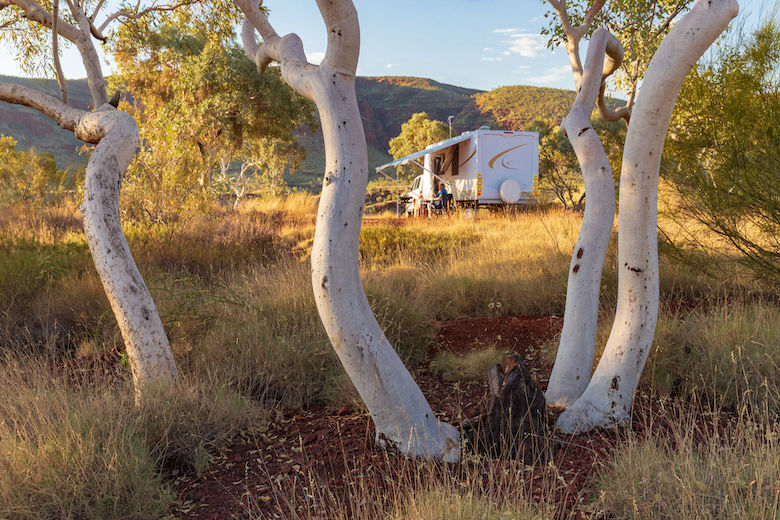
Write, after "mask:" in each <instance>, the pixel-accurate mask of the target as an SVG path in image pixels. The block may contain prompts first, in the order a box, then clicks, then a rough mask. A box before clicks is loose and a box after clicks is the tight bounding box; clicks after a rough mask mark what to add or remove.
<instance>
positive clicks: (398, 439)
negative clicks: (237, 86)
mask: <svg viewBox="0 0 780 520" xmlns="http://www.w3.org/2000/svg"><path fill="white" fill-rule="evenodd" d="M235 1H236V4H237V5H238V6H239V7H240V8H241V10H242V11H243V12H244V14H245V15H246V18H247V20H246V22H245V23H244V26H243V30H242V40H243V44H244V49H245V51H246V53H247V55H248V56H249V57H250V58H251V59H252V61H254V62H255V64H256V65H257V67H258V70H260V71H262V70H265V68H266V67H267V66H268V65H269V64H270V63H271V62H273V61H276V62H279V64H280V66H281V73H282V77H283V78H284V80H285V81H286V82H287V83H288V84H289V85H290V86H291V87H292V88H293V89H294V90H295V91H296V92H298V93H299V94H300V95H302V96H304V97H306V98H308V99H311V100H313V101H314V103H315V104H316V105H317V109H318V110H319V114H320V120H321V125H322V132H323V136H324V140H325V155H326V165H325V168H326V170H325V176H324V179H323V183H322V193H321V196H320V203H319V208H318V212H317V227H316V231H315V234H314V244H313V246H312V254H311V269H312V284H313V287H314V295H315V300H316V302H317V309H318V310H319V314H320V317H321V318H322V322H323V324H324V325H325V329H326V331H327V333H328V336H329V337H330V340H331V343H332V344H333V347H334V349H335V351H336V354H337V355H338V357H339V359H340V360H341V362H342V364H343V365H344V368H345V369H346V371H347V374H348V375H349V377H350V379H351V380H352V382H353V383H354V385H355V387H356V388H357V390H358V392H359V393H360V396H361V398H362V399H363V402H365V404H366V406H367V408H368V410H369V413H370V414H371V418H372V419H373V421H374V425H375V427H376V434H377V439H378V440H379V442H380V444H393V445H396V446H397V447H398V448H399V449H400V451H401V452H402V453H404V454H406V455H410V456H418V455H419V456H426V457H434V458H439V459H443V460H446V461H456V460H458V459H459V457H460V443H459V432H458V430H457V429H456V428H455V427H453V426H452V425H449V424H446V423H442V422H439V420H438V419H437V418H436V415H435V414H434V412H433V410H432V409H431V407H430V405H429V404H428V402H427V401H426V399H425V397H424V396H423V394H422V392H421V391H420V388H419V387H418V386H417V384H416V383H415V382H414V380H413V379H412V377H411V375H410V374H409V372H408V371H407V369H406V367H405V366H404V364H403V362H402V361H401V359H400V358H399V357H398V354H396V352H395V350H393V347H392V346H391V345H390V343H389V342H388V340H387V338H386V337H385V335H384V333H383V332H382V329H381V328H380V326H379V324H378V323H377V321H376V318H375V316H374V314H373V312H372V311H371V308H370V306H369V304H368V300H367V299H366V295H365V293H364V291H363V287H362V285H361V281H360V272H359V268H358V240H359V238H360V226H361V221H362V216H363V204H364V201H365V193H366V185H367V183H368V158H367V152H366V138H365V134H364V131H363V124H362V121H361V118H360V112H359V110H358V104H357V98H356V95H355V71H356V68H357V62H358V53H359V50H360V27H359V23H358V17H357V11H356V10H355V6H354V5H353V3H352V2H351V0H317V5H318V6H319V10H320V13H321V15H322V18H323V20H324V22H325V26H326V30H327V35H328V46H327V50H326V53H325V57H324V58H323V60H322V62H321V63H320V64H319V65H314V64H312V63H309V62H308V61H307V59H306V55H305V53H304V50H303V43H302V41H301V39H300V38H299V37H298V36H297V35H295V34H288V35H285V36H279V35H278V34H277V33H276V31H275V30H274V28H273V26H272V25H271V24H270V22H269V21H268V19H267V18H266V16H265V15H264V14H263V12H261V11H260V9H259V8H258V6H257V4H256V3H255V2H254V1H253V0H235ZM255 31H257V32H259V33H260V35H261V36H262V39H263V43H262V45H260V46H258V44H257V41H256V37H255Z"/></svg>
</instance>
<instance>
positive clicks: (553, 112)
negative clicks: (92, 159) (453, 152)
mask: <svg viewBox="0 0 780 520" xmlns="http://www.w3.org/2000/svg"><path fill="white" fill-rule="evenodd" d="M0 79H2V80H3V81H12V82H15V83H21V84H26V85H33V86H35V87H36V88H42V89H44V90H46V91H48V92H50V93H52V94H54V95H57V85H56V83H54V82H45V81H40V80H33V79H26V78H12V77H1V78H0ZM356 88H357V97H358V103H359V105H360V112H361V114H362V115H363V126H364V128H365V132H366V141H367V143H368V151H369V169H370V170H373V168H375V167H376V166H379V165H380V164H383V163H385V162H388V161H390V156H389V155H388V153H387V150H388V147H389V142H390V139H392V138H393V137H395V136H397V135H398V134H399V133H400V131H401V124H403V123H405V122H406V121H407V120H408V119H409V118H410V117H411V116H412V114H415V113H417V112H426V113H427V114H428V115H429V116H430V117H431V119H437V120H440V121H446V120H447V117H448V116H450V115H454V116H455V121H454V123H453V132H454V133H461V132H465V131H467V130H473V129H475V128H478V127H480V126H483V125H487V126H491V127H494V128H501V129H504V130H523V129H525V128H526V127H528V125H530V124H531V122H532V121H533V120H534V119H544V120H546V121H548V122H549V123H550V124H551V125H557V124H559V123H560V121H561V119H562V118H563V117H564V116H565V115H566V113H567V112H568V109H569V107H570V106H571V104H572V102H573V101H574V92H573V91H570V90H561V89H553V88H544V87H531V86H527V85H513V86H505V87H499V88H497V89H494V90H491V91H489V92H484V91H480V90H476V89H470V88H464V87H458V86H455V85H448V84H446V83H439V82H437V81H434V80H432V79H428V78H418V77H406V76H379V77H360V78H358V79H357V84H356ZM68 89H69V91H70V92H71V98H72V99H73V100H74V102H75V104H76V106H79V107H83V108H86V107H87V106H88V105H89V90H88V88H87V83H86V81H84V80H74V81H69V82H68ZM613 104H619V102H617V101H613ZM0 134H4V135H11V136H13V137H14V138H15V139H16V140H17V141H18V142H19V148H20V149H21V150H26V149H28V148H31V147H36V148H39V149H43V150H45V151H50V152H52V153H53V154H54V156H55V158H56V159H57V163H58V165H60V167H63V166H66V165H68V164H71V163H73V162H75V161H77V160H78V155H77V152H78V149H79V148H80V146H81V143H80V142H79V141H78V140H76V139H75V138H74V137H73V134H71V133H70V132H64V131H59V127H58V126H57V124H56V123H55V122H53V121H52V120H50V119H49V118H47V117H46V116H43V115H41V114H40V113H38V112H36V111H34V110H30V109H26V108H21V107H18V106H11V105H7V104H5V103H0ZM298 140H299V142H300V144H301V145H302V146H303V147H304V148H305V149H306V159H305V160H304V161H303V164H302V165H301V167H300V170H299V171H298V173H296V174H295V175H293V176H291V177H289V178H288V179H287V182H288V183H289V184H290V185H291V186H294V187H297V188H299V189H305V190H308V191H319V184H320V180H321V177H322V172H323V170H324V167H325V151H324V147H323V144H322V134H321V133H320V132H319V131H315V132H309V131H306V130H302V131H301V132H300V134H299V137H298Z"/></svg>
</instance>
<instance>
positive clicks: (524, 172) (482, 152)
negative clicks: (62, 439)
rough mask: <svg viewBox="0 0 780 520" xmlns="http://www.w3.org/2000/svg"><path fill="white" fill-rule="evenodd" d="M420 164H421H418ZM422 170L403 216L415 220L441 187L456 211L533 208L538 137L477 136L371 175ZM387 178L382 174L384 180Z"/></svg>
mask: <svg viewBox="0 0 780 520" xmlns="http://www.w3.org/2000/svg"><path fill="white" fill-rule="evenodd" d="M420 158H423V164H420V163H419V162H418V160H419V159H420ZM410 162H411V163H413V164H417V165H418V166H420V167H421V168H422V169H423V173H422V175H419V176H418V177H417V178H415V179H414V181H413V182H412V186H411V189H410V190H409V191H408V192H407V193H406V194H405V196H404V197H403V199H402V202H406V213H414V214H418V213H419V212H420V210H421V209H423V210H424V209H426V208H428V207H429V206H430V204H431V202H432V201H433V200H434V198H435V197H436V192H437V191H438V190H437V187H438V186H439V185H440V184H441V183H444V184H445V186H446V189H447V192H448V194H450V195H451V197H452V201H453V202H454V204H455V205H456V206H462V207H478V206H489V207H504V206H510V205H521V204H530V203H535V202H536V200H537V197H538V193H539V192H538V190H539V188H538V185H539V134H538V133H536V132H513V131H504V130H490V129H489V128H488V127H482V128H480V129H479V130H474V131H471V132H464V133H463V134H461V135H459V136H457V137H453V138H451V139H447V140H446V141H441V142H440V143H436V144H433V145H431V146H428V147H427V148H426V149H425V150H421V151H419V152H416V153H413V154H411V155H407V156H406V157H402V158H400V159H397V160H395V161H393V162H390V163H388V164H385V165H382V166H380V167H378V168H377V169H376V170H377V172H379V173H383V174H384V172H383V170H384V169H385V168H389V167H391V166H400V165H405V164H408V163H410ZM385 175H386V174H385Z"/></svg>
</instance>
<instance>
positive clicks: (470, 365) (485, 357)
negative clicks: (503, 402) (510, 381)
mask: <svg viewBox="0 0 780 520" xmlns="http://www.w3.org/2000/svg"><path fill="white" fill-rule="evenodd" d="M509 354H510V353H509V352H506V351H504V350H501V349H498V348H496V347H492V346H488V347H486V348H484V349H481V350H475V351H473V352H467V353H466V354H462V355H455V354H451V353H449V352H441V353H439V354H437V355H436V356H435V357H434V358H433V360H432V361H431V364H430V369H431V372H433V373H434V374H438V375H439V377H441V378H442V379H444V380H445V381H484V379H485V374H487V373H488V370H489V369H490V368H491V367H492V366H493V365H495V364H496V363H501V362H502V361H504V359H506V357H507V356H508V355H509Z"/></svg>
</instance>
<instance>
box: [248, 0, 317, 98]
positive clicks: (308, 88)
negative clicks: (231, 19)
mask: <svg viewBox="0 0 780 520" xmlns="http://www.w3.org/2000/svg"><path fill="white" fill-rule="evenodd" d="M235 3H236V5H237V6H238V7H239V8H240V9H241V11H243V13H244V15H245V16H246V21H245V22H244V25H243V26H242V28H241V40H242V43H243V45H244V52H245V53H246V54H247V56H248V57H249V59H250V60H252V61H253V62H254V63H255V65H257V70H258V71H259V72H264V71H265V69H266V67H268V65H269V64H270V63H271V62H272V61H277V62H279V65H280V66H281V70H282V77H284V80H285V81H286V82H287V84H289V85H290V86H291V87H292V88H293V90H295V91H296V92H298V93H299V94H301V95H303V96H305V97H307V98H309V99H314V92H313V90H312V84H311V82H310V80H311V78H312V75H313V74H314V72H315V71H316V70H317V69H318V67H317V66H315V65H312V64H311V63H309V62H308V61H307V60H306V53H305V52H304V50H303V42H302V41H301V39H300V38H299V37H298V35H297V34H287V35H285V36H283V37H281V38H280V37H279V35H278V34H277V33H276V31H275V30H274V28H273V26H271V24H270V23H269V22H268V19H267V18H266V16H265V15H264V14H263V13H262V12H261V11H260V8H259V7H258V6H257V5H255V4H254V2H253V1H252V0H235ZM254 29H257V30H258V32H260V35H261V36H262V37H263V40H264V43H263V44H262V45H258V44H257V40H255V34H254ZM323 63H324V60H323Z"/></svg>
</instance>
